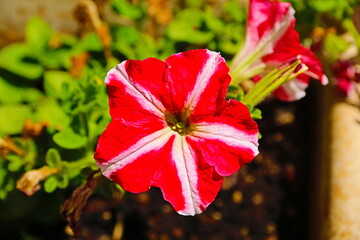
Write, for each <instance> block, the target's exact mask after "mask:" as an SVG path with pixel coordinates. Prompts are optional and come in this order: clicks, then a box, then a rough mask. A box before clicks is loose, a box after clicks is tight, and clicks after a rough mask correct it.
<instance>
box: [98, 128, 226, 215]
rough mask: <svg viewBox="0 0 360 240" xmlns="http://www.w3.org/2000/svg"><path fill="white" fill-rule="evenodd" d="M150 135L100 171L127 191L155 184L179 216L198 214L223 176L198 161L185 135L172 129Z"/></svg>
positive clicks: (218, 187)
mask: <svg viewBox="0 0 360 240" xmlns="http://www.w3.org/2000/svg"><path fill="white" fill-rule="evenodd" d="M160 133H161V134H163V135H161V136H160V137H159V136H158V135H159V134H160ZM152 136H153V137H152V141H151V142H148V141H144V140H143V139H142V140H140V141H139V142H137V143H135V144H134V146H132V147H131V148H132V150H126V151H124V152H123V153H121V154H119V155H118V156H116V157H115V158H113V160H112V161H111V162H107V163H106V165H101V168H102V171H103V174H104V175H105V176H106V177H108V178H109V179H111V180H112V181H114V182H116V183H118V184H120V185H121V187H122V188H123V189H124V190H126V191H130V192H135V193H137V192H143V191H147V190H148V189H149V188H150V186H156V187H159V188H160V189H161V191H162V193H163V196H164V198H165V199H166V200H167V201H169V202H170V203H171V204H172V205H173V206H174V208H175V210H176V211H178V212H179V213H180V214H182V215H194V214H197V213H201V212H202V211H204V210H205V209H206V207H207V206H208V205H209V204H210V203H211V202H212V201H213V200H214V198H215V197H216V195H217V193H218V191H219V190H220V187H221V184H222V181H223V177H221V176H219V175H218V174H217V173H216V172H214V169H213V168H212V167H211V166H209V165H208V164H207V163H206V162H201V161H199V160H198V159H199V156H198V154H197V153H196V152H195V151H193V150H192V149H191V148H190V146H189V145H188V144H187V142H186V137H185V136H180V135H179V134H176V133H174V132H172V131H171V132H166V131H159V132H157V133H156V134H153V135H152ZM145 138H148V139H149V137H145ZM145 142H146V144H144V143H145ZM133 149H138V150H135V151H134V150H133Z"/></svg>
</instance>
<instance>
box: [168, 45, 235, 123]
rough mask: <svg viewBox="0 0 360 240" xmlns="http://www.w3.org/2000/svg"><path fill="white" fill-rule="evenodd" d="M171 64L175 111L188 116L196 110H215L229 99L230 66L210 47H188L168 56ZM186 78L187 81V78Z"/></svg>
mask: <svg viewBox="0 0 360 240" xmlns="http://www.w3.org/2000/svg"><path fill="white" fill-rule="evenodd" d="M166 63H167V64H168V65H169V66H170V68H169V70H168V76H167V77H168V79H169V81H171V83H172V86H171V92H172V99H173V108H172V109H171V110H172V112H178V113H180V112H182V113H183V114H184V115H185V116H184V117H185V118H187V117H188V116H189V115H190V114H191V113H192V112H197V113H201V112H206V113H208V112H211V111H214V110H215V109H216V108H217V105H218V103H219V102H222V101H223V99H225V96H226V91H227V87H228V85H229V83H230V76H229V75H228V71H229V68H228V67H227V65H226V62H225V60H224V59H223V58H222V57H221V56H220V54H219V53H215V52H212V51H209V50H206V49H198V50H193V51H187V52H183V53H178V54H175V55H172V56H170V57H169V58H168V59H166ZM184 81H186V82H184Z"/></svg>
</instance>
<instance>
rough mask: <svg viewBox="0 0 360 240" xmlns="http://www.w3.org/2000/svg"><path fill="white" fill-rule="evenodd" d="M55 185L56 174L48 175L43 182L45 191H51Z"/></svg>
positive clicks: (56, 182) (56, 180)
mask: <svg viewBox="0 0 360 240" xmlns="http://www.w3.org/2000/svg"><path fill="white" fill-rule="evenodd" d="M57 187H58V179H57V177H56V176H50V177H48V178H47V179H46V180H45V182H44V189H45V191H46V192H47V193H52V192H53V191H55V189H56V188H57Z"/></svg>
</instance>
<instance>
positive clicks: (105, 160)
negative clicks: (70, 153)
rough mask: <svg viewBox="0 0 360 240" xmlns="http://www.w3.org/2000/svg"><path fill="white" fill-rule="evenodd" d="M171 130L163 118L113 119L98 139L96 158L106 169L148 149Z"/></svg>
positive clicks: (103, 168) (100, 165)
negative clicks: (135, 120)
mask: <svg viewBox="0 0 360 240" xmlns="http://www.w3.org/2000/svg"><path fill="white" fill-rule="evenodd" d="M170 131H171V130H170V128H168V127H167V126H166V124H165V123H164V122H163V121H162V120H159V119H157V118H154V117H153V118H148V119H144V121H142V122H141V120H138V121H137V122H135V123H133V122H126V121H120V120H114V121H111V122H110V123H109V124H108V126H107V128H106V130H105V131H104V132H103V133H102V134H101V136H100V138H99V140H98V144H97V147H96V151H95V154H94V158H95V159H96V161H97V163H98V165H99V167H101V168H102V170H103V171H105V170H106V169H107V168H108V167H109V166H110V165H112V164H115V163H116V162H118V161H123V159H124V158H126V157H127V156H128V155H131V154H134V153H136V154H139V152H141V151H148V147H149V146H152V145H149V144H150V143H152V142H155V143H156V141H158V140H159V138H162V136H164V135H166V134H167V133H168V132H170ZM171 132H172V131H171ZM166 136H167V135H166ZM121 164H122V163H121Z"/></svg>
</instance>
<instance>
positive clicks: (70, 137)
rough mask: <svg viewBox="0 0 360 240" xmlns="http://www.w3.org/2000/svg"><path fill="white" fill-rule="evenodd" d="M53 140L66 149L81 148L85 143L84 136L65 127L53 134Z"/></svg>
mask: <svg viewBox="0 0 360 240" xmlns="http://www.w3.org/2000/svg"><path fill="white" fill-rule="evenodd" d="M53 140H54V142H55V143H56V144H57V145H59V146H60V147H62V148H66V149H78V148H82V147H84V146H85V145H86V143H87V138H86V137H85V136H83V135H80V134H78V133H76V132H74V130H72V129H71V128H66V129H65V130H63V131H61V132H58V133H56V134H55V135H54V136H53Z"/></svg>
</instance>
